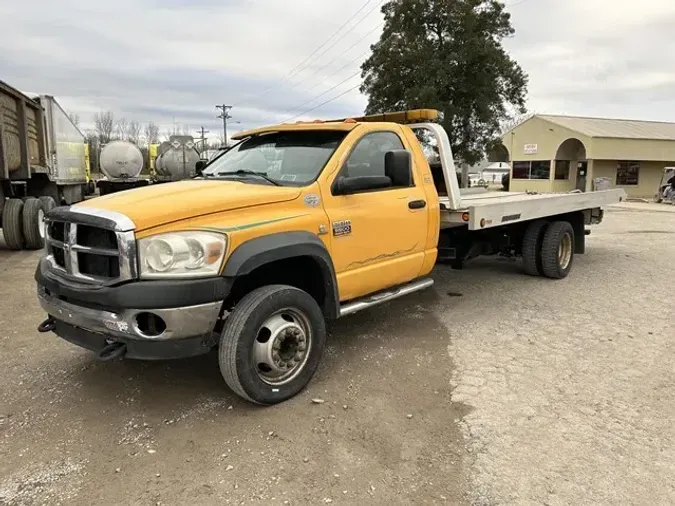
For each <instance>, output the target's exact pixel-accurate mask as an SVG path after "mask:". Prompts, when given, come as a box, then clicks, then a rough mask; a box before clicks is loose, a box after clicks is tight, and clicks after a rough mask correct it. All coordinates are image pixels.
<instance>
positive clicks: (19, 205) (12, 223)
mask: <svg viewBox="0 0 675 506" xmlns="http://www.w3.org/2000/svg"><path fill="white" fill-rule="evenodd" d="M2 233H3V235H4V236H5V243H7V247H8V248H9V249H11V250H15V251H18V250H21V249H23V247H24V244H25V241H24V236H23V200H21V199H9V200H7V201H5V207H4V209H3V211H2Z"/></svg>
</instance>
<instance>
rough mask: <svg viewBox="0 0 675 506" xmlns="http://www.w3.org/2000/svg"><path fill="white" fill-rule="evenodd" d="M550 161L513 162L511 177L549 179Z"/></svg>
mask: <svg viewBox="0 0 675 506" xmlns="http://www.w3.org/2000/svg"><path fill="white" fill-rule="evenodd" d="M550 177H551V161H550V160H537V161H532V162H513V179H549V178H550Z"/></svg>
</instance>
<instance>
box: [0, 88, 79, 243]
mask: <svg viewBox="0 0 675 506" xmlns="http://www.w3.org/2000/svg"><path fill="white" fill-rule="evenodd" d="M0 109H1V110H2V114H0V224H1V226H2V232H3V236H4V242H5V244H6V245H7V247H8V248H9V249H11V250H21V249H41V248H43V247H44V243H45V233H44V223H43V217H44V215H45V214H46V213H47V212H48V211H50V210H51V209H52V208H54V207H55V206H56V205H61V204H74V203H76V202H79V201H81V200H83V199H84V193H85V187H86V184H87V178H86V167H85V137H84V134H83V133H82V132H81V131H80V130H79V129H78V128H77V126H76V125H75V124H74V123H73V122H72V121H71V120H70V118H69V117H68V114H66V113H65V111H64V110H63V109H62V108H61V106H59V104H58V103H57V101H56V100H55V99H54V97H52V96H51V95H31V96H28V95H27V94H26V93H23V92H21V91H19V90H17V89H16V88H13V87H12V86H10V85H8V84H7V83H5V82H3V81H0Z"/></svg>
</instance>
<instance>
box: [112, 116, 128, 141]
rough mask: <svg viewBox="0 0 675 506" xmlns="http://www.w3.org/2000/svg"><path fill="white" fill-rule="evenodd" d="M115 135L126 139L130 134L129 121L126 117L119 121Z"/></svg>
mask: <svg viewBox="0 0 675 506" xmlns="http://www.w3.org/2000/svg"><path fill="white" fill-rule="evenodd" d="M115 136H116V137H117V138H118V139H123V140H126V139H127V137H128V136H129V122H128V121H127V120H126V119H124V118H121V119H120V120H119V121H118V122H117V126H116V127H115Z"/></svg>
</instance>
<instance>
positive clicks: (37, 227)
mask: <svg viewBox="0 0 675 506" xmlns="http://www.w3.org/2000/svg"><path fill="white" fill-rule="evenodd" d="M44 217H45V210H44V205H43V204H42V201H41V200H40V199H36V198H33V197H29V198H27V199H26V201H25V202H24V203H23V220H22V221H23V237H24V239H25V241H26V249H32V250H36V249H41V248H44V246H45V238H44V228H43V223H42V220H43V219H44Z"/></svg>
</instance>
